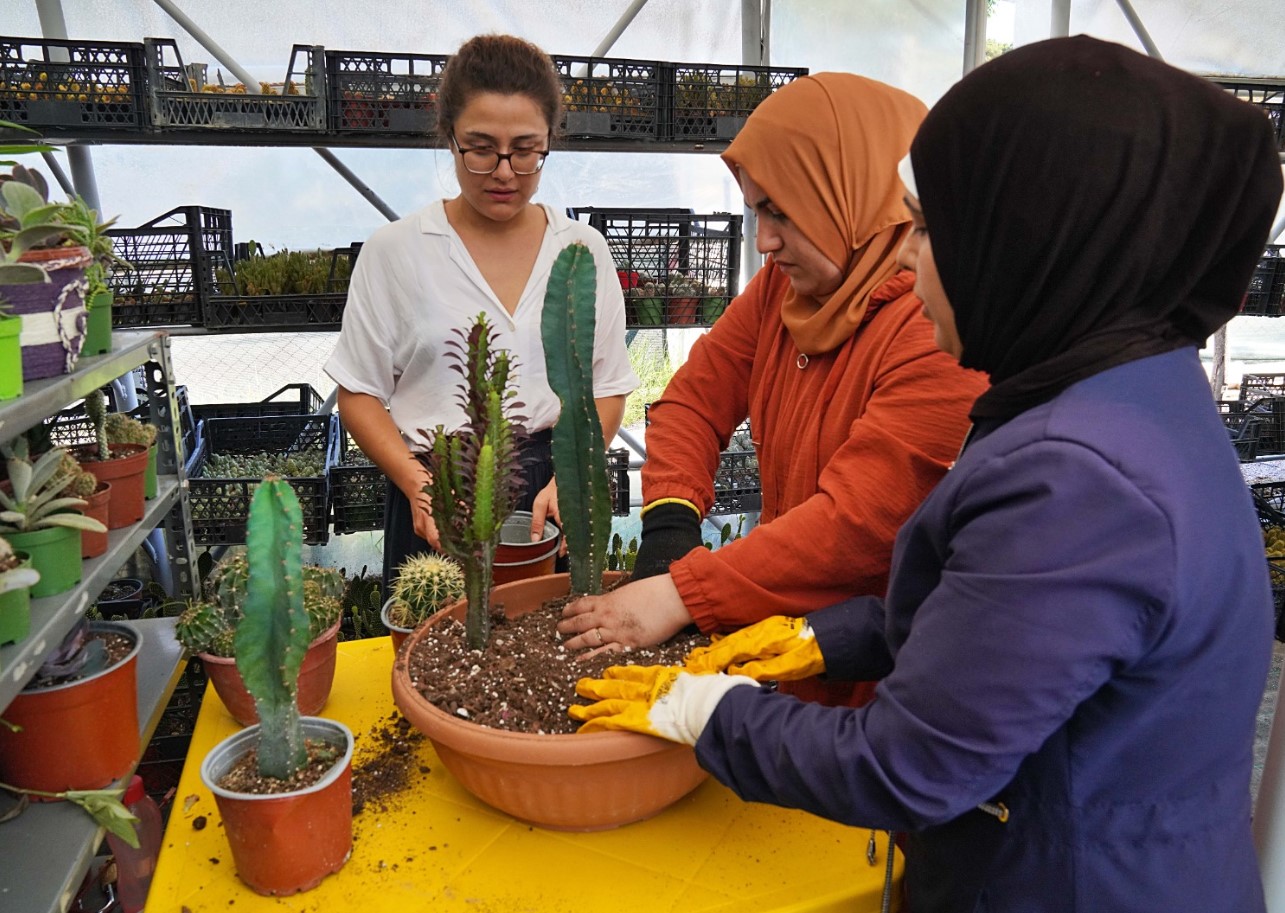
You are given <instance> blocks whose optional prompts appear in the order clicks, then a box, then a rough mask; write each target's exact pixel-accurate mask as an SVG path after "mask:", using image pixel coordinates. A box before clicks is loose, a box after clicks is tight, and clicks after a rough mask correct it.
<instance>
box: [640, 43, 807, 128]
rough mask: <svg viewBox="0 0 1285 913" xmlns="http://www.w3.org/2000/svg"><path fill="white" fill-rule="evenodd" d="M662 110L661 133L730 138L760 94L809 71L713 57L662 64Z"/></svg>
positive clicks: (766, 95) (763, 95)
mask: <svg viewBox="0 0 1285 913" xmlns="http://www.w3.org/2000/svg"><path fill="white" fill-rule="evenodd" d="M663 66H664V70H665V81H666V106H665V107H666V116H665V126H664V129H663V133H662V137H661V138H662V139H665V140H669V141H677V142H685V141H696V142H699V141H706V140H712V141H721V142H726V141H727V140H731V139H733V138H734V137H735V136H736V134H737V133H739V132H740V131H741V127H743V126H745V119H746V118H747V117H749V116H750V112H751V111H753V110H754V109H755V108H757V107H758V106H759V103H760V102H762V101H763V99H765V98H767V97H768V96H769V95H771V94H772V93H773V92H774V91H776V90H777V89H779V88H780V87H781V86H783V85H785V84H786V83H788V82H792V81H794V80H795V79H798V78H799V77H800V76H806V75H808V71H807V68H806V67H761V66H748V65H738V64H718V63H667V64H664V65H663Z"/></svg>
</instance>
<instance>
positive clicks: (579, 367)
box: [540, 243, 611, 594]
mask: <svg viewBox="0 0 1285 913" xmlns="http://www.w3.org/2000/svg"><path fill="white" fill-rule="evenodd" d="M596 281H597V280H596V271H595V268H594V262H593V254H592V253H591V252H590V251H589V248H588V247H586V246H585V245H583V244H580V243H575V244H570V245H568V246H567V247H565V248H564V249H563V250H562V252H561V253H559V254H558V258H557V260H555V261H554V263H553V269H552V271H551V272H550V273H549V284H548V288H547V290H546V291H545V296H544V311H543V313H542V315H541V318H540V335H541V337H542V338H543V341H544V360H545V364H546V370H547V373H548V379H549V386H550V387H551V388H552V389H553V392H554V393H556V394H557V395H558V399H559V400H561V401H562V411H561V412H559V413H558V422H557V424H556V425H554V426H553V445H552V451H553V469H554V472H555V473H556V475H557V479H558V511H559V513H560V514H561V517H562V524H563V525H562V532H563V535H564V536H566V540H567V558H568V562H569V564H570V571H571V592H572V593H573V594H583V593H601V592H602V571H603V567H604V566H605V564H606V561H607V553H608V551H609V550H610V546H611V543H610V539H611V491H610V487H609V485H608V482H607V451H606V445H605V443H604V441H603V436H602V422H601V420H600V419H599V418H598V409H597V405H596V403H595V402H594V396H593V339H594V323H595V319H596V316H597V307H596V292H595V288H596Z"/></svg>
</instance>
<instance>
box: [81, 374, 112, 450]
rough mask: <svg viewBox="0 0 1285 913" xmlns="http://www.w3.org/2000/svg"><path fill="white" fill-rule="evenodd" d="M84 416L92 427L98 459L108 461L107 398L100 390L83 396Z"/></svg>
mask: <svg viewBox="0 0 1285 913" xmlns="http://www.w3.org/2000/svg"><path fill="white" fill-rule="evenodd" d="M85 415H87V416H88V417H89V420H90V421H91V422H92V423H93V425H94V440H95V441H96V442H97V444H98V459H100V460H110V459H111V458H112V454H111V449H110V448H109V447H108V446H107V397H106V396H104V395H103V391H102V390H91V391H89V393H88V394H87V395H86V396H85Z"/></svg>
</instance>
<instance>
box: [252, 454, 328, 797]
mask: <svg viewBox="0 0 1285 913" xmlns="http://www.w3.org/2000/svg"><path fill="white" fill-rule="evenodd" d="M246 553H247V555H248V565H249V566H248V575H247V579H246V584H245V602H244V605H243V607H242V608H243V611H244V617H242V619H241V621H240V623H239V624H238V625H237V629H236V634H235V636H234V648H235V651H236V668H237V671H238V672H240V673H241V679H242V681H244V682H245V688H246V690H247V691H249V692H250V694H251V696H252V697H253V698H254V707H255V710H257V711H258V714H259V721H260V723H261V725H260V727H259V746H258V758H259V773H260V774H261V775H263V776H265V777H276V778H277V779H280V780H285V779H288V778H289V777H291V776H293V775H294V774H295V773H296V772H297V771H299V770H300V769H301V768H302V767H303V766H304V764H305V763H306V762H307V759H308V752H307V747H306V746H305V744H304V738H303V728H302V727H301V726H300V724H299V708H298V706H296V704H295V692H296V691H297V690H298V679H299V668H300V666H302V665H303V655H304V653H306V652H307V651H308V643H309V642H310V640H311V635H310V634H309V619H308V613H307V611H306V610H305V609H304V606H303V558H302V556H303V511H302V510H301V508H300V506H299V498H298V496H296V495H295V493H294V489H293V488H291V487H290V485H289V484H288V483H286V482H285V481H283V480H281V479H278V478H274V477H269V478H267V479H264V480H263V484H261V485H260V486H259V487H258V488H257V489H256V490H255V492H254V497H253V498H252V499H251V501H250V515H249V520H248V521H247V523H246Z"/></svg>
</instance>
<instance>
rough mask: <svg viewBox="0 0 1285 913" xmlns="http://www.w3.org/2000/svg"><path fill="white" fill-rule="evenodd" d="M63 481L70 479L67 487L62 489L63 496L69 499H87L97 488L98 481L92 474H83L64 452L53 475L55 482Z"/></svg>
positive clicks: (73, 460)
mask: <svg viewBox="0 0 1285 913" xmlns="http://www.w3.org/2000/svg"><path fill="white" fill-rule="evenodd" d="M63 479H70V481H69V482H68V483H67V487H66V488H64V489H63V494H64V495H66V496H67V497H69V498H82V499H83V498H88V497H89V496H90V495H92V494H93V493H94V490H95V489H96V488H98V479H97V478H95V477H94V474H93V473H91V472H85V470H84V469H82V468H81V466H80V463H78V462H77V461H76V458H75V457H74V456H72V455H71V454H70V453H67V452H66V451H64V452H63V456H62V460H61V461H60V462H59V463H58V470H57V472H55V473H54V480H55V481H59V482H60V481H62V480H63Z"/></svg>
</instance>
